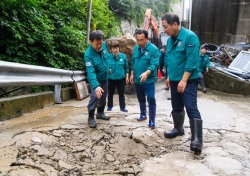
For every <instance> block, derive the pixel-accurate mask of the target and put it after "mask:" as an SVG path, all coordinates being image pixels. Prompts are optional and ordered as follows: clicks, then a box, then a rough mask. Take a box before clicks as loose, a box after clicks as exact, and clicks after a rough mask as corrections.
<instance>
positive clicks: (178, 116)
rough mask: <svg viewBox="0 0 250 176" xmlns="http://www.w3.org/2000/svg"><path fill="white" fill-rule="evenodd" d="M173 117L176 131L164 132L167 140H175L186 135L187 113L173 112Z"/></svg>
mask: <svg viewBox="0 0 250 176" xmlns="http://www.w3.org/2000/svg"><path fill="white" fill-rule="evenodd" d="M172 117H173V121H174V129H173V130H172V131H170V132H164V137H165V138H175V137H177V136H182V135H184V129H183V124H184V117H185V111H181V112H172Z"/></svg>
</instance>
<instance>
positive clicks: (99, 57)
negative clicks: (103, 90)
mask: <svg viewBox="0 0 250 176" xmlns="http://www.w3.org/2000/svg"><path fill="white" fill-rule="evenodd" d="M108 55H109V53H108V50H107V46H106V43H105V42H103V43H102V49H101V51H99V52H98V51H96V50H95V49H94V48H93V47H92V45H90V46H89V47H88V49H87V50H86V53H85V55H84V62H85V65H86V70H87V78H88V80H89V83H90V86H91V88H92V89H96V88H97V87H98V86H100V84H99V83H103V82H105V81H107V80H108V69H109V67H108Z"/></svg>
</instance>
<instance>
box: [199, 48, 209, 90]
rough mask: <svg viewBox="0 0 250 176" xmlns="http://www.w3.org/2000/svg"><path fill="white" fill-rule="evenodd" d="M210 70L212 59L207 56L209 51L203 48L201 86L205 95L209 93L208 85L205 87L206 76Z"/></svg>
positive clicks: (201, 52)
mask: <svg viewBox="0 0 250 176" xmlns="http://www.w3.org/2000/svg"><path fill="white" fill-rule="evenodd" d="M209 68H210V59H209V56H208V55H207V49H206V48H205V46H202V47H201V51H200V72H201V73H200V82H199V84H200V85H201V87H202V90H203V92H204V93H206V92H207V89H206V85H205V80H204V74H205V73H207V72H208V69H209Z"/></svg>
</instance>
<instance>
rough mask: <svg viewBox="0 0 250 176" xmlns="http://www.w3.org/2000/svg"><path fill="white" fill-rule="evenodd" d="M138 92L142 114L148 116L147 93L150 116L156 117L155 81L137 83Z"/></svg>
mask: <svg viewBox="0 0 250 176" xmlns="http://www.w3.org/2000/svg"><path fill="white" fill-rule="evenodd" d="M135 89H136V94H137V98H138V101H139V103H140V110H141V116H146V95H147V101H148V106H149V112H150V113H149V118H154V117H155V113H156V102H155V83H154V82H152V83H148V84H143V85H140V84H135Z"/></svg>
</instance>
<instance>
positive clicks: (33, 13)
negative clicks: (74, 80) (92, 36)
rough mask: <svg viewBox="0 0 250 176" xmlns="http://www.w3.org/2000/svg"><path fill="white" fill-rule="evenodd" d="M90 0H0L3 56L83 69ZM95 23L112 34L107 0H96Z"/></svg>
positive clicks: (27, 62) (107, 34) (55, 66)
mask: <svg viewBox="0 0 250 176" xmlns="http://www.w3.org/2000/svg"><path fill="white" fill-rule="evenodd" d="M87 4H88V0H71V1H69V0H4V1H1V2H0V30H1V32H0V60H4V61H10V62H18V63H25V64H32V65H41V66H48V67H54V68H62V69H69V70H83V68H84V67H83V65H84V64H83V53H84V51H85V49H86V47H87V46H85V38H86V21H87V6H88V5H87ZM92 8H93V10H92V25H91V26H93V24H94V23H95V24H97V28H98V29H100V30H103V31H104V33H105V34H106V36H110V35H112V34H111V32H112V31H115V30H114V29H115V26H112V24H113V21H114V16H113V14H112V12H111V11H110V10H109V9H108V6H107V1H102V0H94V1H93V7H92Z"/></svg>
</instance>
